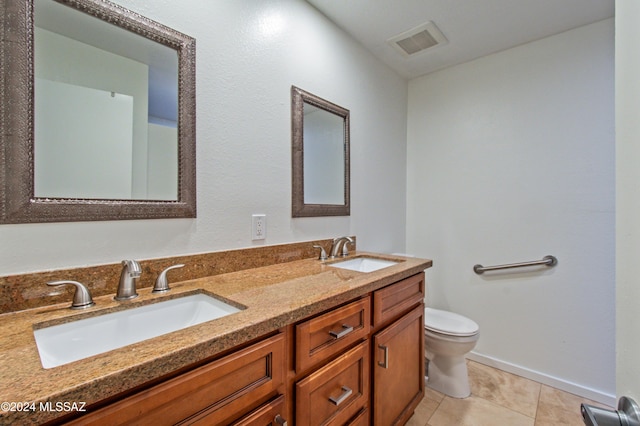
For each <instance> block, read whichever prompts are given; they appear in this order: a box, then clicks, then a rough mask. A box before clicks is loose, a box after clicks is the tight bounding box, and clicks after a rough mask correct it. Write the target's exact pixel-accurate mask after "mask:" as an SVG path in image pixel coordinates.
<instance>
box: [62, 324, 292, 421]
mask: <svg viewBox="0 0 640 426" xmlns="http://www.w3.org/2000/svg"><path fill="white" fill-rule="evenodd" d="M284 354H285V337H284V334H278V335H276V336H273V337H270V338H268V339H265V340H263V341H261V342H258V343H256V344H254V345H251V346H249V347H247V348H245V349H242V350H239V351H238V352H235V353H233V354H231V355H228V356H225V357H224V358H221V359H219V360H216V361H213V362H211V363H209V364H206V365H204V366H202V367H199V368H197V369H195V370H193V371H190V372H188V373H185V374H182V375H180V376H178V377H175V378H173V379H170V380H168V381H166V382H164V383H161V384H159V385H156V386H154V387H152V388H150V389H147V390H145V391H142V392H140V393H137V394H135V395H133V396H131V397H128V398H125V399H123V400H121V401H118V402H115V403H113V404H111V405H109V406H107V407H104V408H102V409H100V410H98V411H96V412H93V413H90V414H87V415H86V416H83V417H81V418H79V419H78V420H77V423H73V424H96V425H98V424H99V425H103V424H111V425H117V424H140V425H146V424H157V425H164V424H176V423H180V422H184V423H185V424H191V423H194V422H197V421H198V420H199V419H200V418H202V417H204V416H206V417H207V420H208V421H209V424H212V423H211V422H213V423H215V424H221V423H228V421H229V420H233V419H234V418H237V417H239V416H240V415H242V414H244V413H246V412H247V411H250V410H251V409H252V408H255V407H256V406H257V405H259V404H260V403H261V402H264V401H267V400H268V399H269V398H270V397H271V395H274V396H275V395H276V394H277V392H278V388H279V387H280V386H282V385H283V383H284V368H285V361H284ZM184 419H186V420H184Z"/></svg>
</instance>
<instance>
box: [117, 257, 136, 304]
mask: <svg viewBox="0 0 640 426" xmlns="http://www.w3.org/2000/svg"><path fill="white" fill-rule="evenodd" d="M140 274H142V268H141V267H140V264H139V263H138V262H137V261H135V260H123V261H122V273H121V274H120V282H119V283H118V293H117V294H116V296H115V297H114V299H115V300H129V299H134V298H136V297H138V293H136V280H137V279H138V278H139V277H140Z"/></svg>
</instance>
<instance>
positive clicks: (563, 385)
mask: <svg viewBox="0 0 640 426" xmlns="http://www.w3.org/2000/svg"><path fill="white" fill-rule="evenodd" d="M467 359H470V360H472V361H476V362H479V363H480V364H484V365H488V366H489V367H494V368H497V369H498V370H502V371H506V372H507V373H512V374H515V375H518V376H521V377H524V378H526V379H530V380H534V381H536V382H538V383H542V384H544V385H548V386H551V387H554V388H556V389H560V390H563V391H565V392H569V393H572V394H574V395H578V396H580V397H582V398H587V399H590V400H592V401H596V402H599V403H601V404H606V405H608V406H610V407H615V406H616V396H615V395H611V394H608V393H604V392H602V391H599V390H596V389H591V388H588V387H585V386H581V385H578V384H575V383H572V382H568V381H566V380H562V379H558V378H556V377H553V376H549V375H547V374H544V373H540V372H538V371H534V370H530V369H528V368H525V367H521V366H519V365H515V364H511V363H508V362H505V361H502V360H499V359H496V358H493V357H490V356H486V355H482V354H479V353H476V352H470V353H468V354H467Z"/></svg>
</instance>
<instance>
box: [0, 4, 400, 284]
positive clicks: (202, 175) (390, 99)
mask: <svg viewBox="0 0 640 426" xmlns="http://www.w3.org/2000/svg"><path fill="white" fill-rule="evenodd" d="M118 2H119V3H120V4H122V5H123V6H125V7H128V8H130V9H132V10H134V11H136V12H139V13H142V14H144V15H146V16H149V17H150V18H152V19H155V20H157V21H159V22H161V23H163V24H165V25H168V26H170V27H173V28H175V29H177V30H178V31H181V32H184V33H186V34H189V35H191V36H193V37H195V38H196V49H197V53H196V58H197V101H196V103H197V184H198V218H197V219H194V220H192V219H172V220H148V221H112V222H96V223H82V222H81V223H57V224H24V225H1V226H0V259H2V261H1V262H0V275H7V274H13V273H22V272H29V271H38V270H46V269H52V268H66V267H73V266H81V265H92V264H99V263H110V262H119V261H120V260H122V259H125V258H137V259H144V258H153V257H162V256H168V255H176V254H183V253H196V252H205V251H212V250H224V249H231V248H239V247H250V246H251V245H252V244H276V243H284V242H293V241H305V240H310V239H316V238H328V237H334V236H338V235H344V234H355V235H357V236H358V247H359V248H361V249H368V250H374V251H401V250H404V246H405V208H406V206H405V203H406V197H405V183H406V182H405V161H406V160H405V158H406V147H405V141H406V108H407V107H406V104H407V97H406V96H407V94H406V88H407V83H406V82H405V81H404V80H403V79H401V78H400V77H398V76H397V75H396V74H394V73H393V72H392V71H391V70H390V69H389V68H387V67H386V66H385V65H382V64H381V63H380V62H378V61H377V60H375V59H374V58H373V56H372V55H371V54H369V53H368V52H366V51H365V50H364V49H363V48H362V47H360V46H359V45H357V44H356V43H355V42H354V41H353V40H351V39H350V38H349V37H347V36H346V35H345V34H344V33H343V32H342V31H340V30H338V29H337V28H336V27H335V26H334V25H333V24H332V23H330V22H329V21H328V20H327V19H326V18H325V17H324V16H323V15H321V14H320V13H319V12H317V11H316V10H315V9H313V8H312V7H311V6H310V5H309V4H308V3H306V2H304V1H302V0H273V1H268V2H266V1H262V0H247V1H242V2H239V1H234V0H217V1H214V2H212V1H207V0H185V1H180V2H169V1H155V0H154V1H152V0H119V1H118ZM291 85H295V86H298V87H300V88H302V89H304V90H307V91H309V92H311V93H314V94H316V95H318V96H320V97H322V98H325V99H327V100H330V101H332V102H334V103H337V104H338V105H341V106H343V107H345V108H348V109H349V110H350V111H351V176H352V182H351V191H352V209H351V216H350V217H333V218H300V219H292V218H291V114H290V109H291V107H290V104H291V99H290V96H291V95H290V89H291ZM252 213H264V214H266V215H267V223H268V228H269V229H268V232H267V235H268V239H267V240H266V241H265V242H263V243H253V242H252V241H251V214H252ZM114 286H115V283H114ZM114 288H115V287H114Z"/></svg>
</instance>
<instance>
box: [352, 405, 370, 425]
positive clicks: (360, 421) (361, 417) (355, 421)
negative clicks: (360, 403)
mask: <svg viewBox="0 0 640 426" xmlns="http://www.w3.org/2000/svg"><path fill="white" fill-rule="evenodd" d="M347 425H348V426H369V409H368V408H367V407H365V408H363V409H362V410H360V413H358V414H356V416H355V417H354V418H352V419H351V420H350V421H349V423H347Z"/></svg>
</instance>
